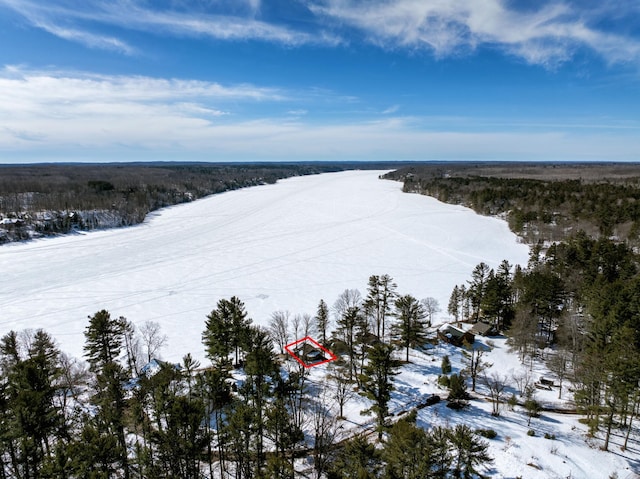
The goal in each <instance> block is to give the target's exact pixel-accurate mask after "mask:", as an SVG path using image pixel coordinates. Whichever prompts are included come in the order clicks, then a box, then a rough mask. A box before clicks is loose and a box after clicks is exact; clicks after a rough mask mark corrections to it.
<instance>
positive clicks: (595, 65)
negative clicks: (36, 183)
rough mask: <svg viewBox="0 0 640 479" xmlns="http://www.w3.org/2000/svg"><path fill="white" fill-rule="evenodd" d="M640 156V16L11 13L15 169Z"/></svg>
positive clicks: (571, 6)
mask: <svg viewBox="0 0 640 479" xmlns="http://www.w3.org/2000/svg"><path fill="white" fill-rule="evenodd" d="M150 160H164V161H167V160H184V161H253V160H256V161H273V160H286V161H292V160H571V161H574V160H576V161H577V160H615V161H630V160H640V3H639V2H637V1H635V0H634V1H631V0H629V1H621V0H616V1H611V0H600V1H595V0H578V1H564V2H559V1H545V0H536V1H533V0H47V1H44V0H0V163H20V162H39V161H150Z"/></svg>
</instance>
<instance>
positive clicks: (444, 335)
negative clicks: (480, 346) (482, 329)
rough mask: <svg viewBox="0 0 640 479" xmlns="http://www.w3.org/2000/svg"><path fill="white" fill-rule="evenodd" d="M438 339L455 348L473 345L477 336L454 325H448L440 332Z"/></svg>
mask: <svg viewBox="0 0 640 479" xmlns="http://www.w3.org/2000/svg"><path fill="white" fill-rule="evenodd" d="M438 338H440V340H442V341H445V342H447V343H449V344H453V345H454V346H458V347H460V346H463V345H464V344H473V342H474V341H475V340H476V336H475V334H473V333H472V332H471V331H465V330H464V329H461V328H458V327H456V326H454V325H453V324H446V325H445V326H443V327H441V328H440V329H439V330H438Z"/></svg>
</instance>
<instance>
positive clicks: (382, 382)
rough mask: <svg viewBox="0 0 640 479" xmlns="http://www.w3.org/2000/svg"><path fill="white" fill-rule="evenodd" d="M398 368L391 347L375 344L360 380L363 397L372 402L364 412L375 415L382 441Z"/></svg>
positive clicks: (379, 436) (398, 363)
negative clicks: (393, 380)
mask: <svg viewBox="0 0 640 479" xmlns="http://www.w3.org/2000/svg"><path fill="white" fill-rule="evenodd" d="M399 367H400V362H399V361H397V360H396V359H393V347H392V346H390V345H388V344H384V343H376V344H374V345H373V347H372V348H371V349H370V350H369V362H368V364H367V365H366V366H365V368H364V372H363V374H362V376H361V378H360V382H361V384H362V392H363V394H364V396H365V397H367V398H368V399H370V400H372V401H373V405H372V406H371V408H370V409H369V410H368V411H366V412H369V411H371V412H373V413H375V415H376V418H377V422H378V438H379V439H382V430H383V428H384V425H385V418H386V417H387V415H388V414H389V401H390V400H391V391H393V383H392V379H393V376H395V375H396V374H398V368H399Z"/></svg>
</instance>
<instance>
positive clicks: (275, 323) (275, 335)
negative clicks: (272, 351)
mask: <svg viewBox="0 0 640 479" xmlns="http://www.w3.org/2000/svg"><path fill="white" fill-rule="evenodd" d="M269 334H270V336H271V338H272V339H273V340H274V341H275V343H276V344H277V345H278V347H279V348H280V354H284V347H285V346H286V345H287V344H288V343H289V311H274V312H273V313H272V314H271V319H270V320H269Z"/></svg>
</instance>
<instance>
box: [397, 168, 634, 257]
mask: <svg viewBox="0 0 640 479" xmlns="http://www.w3.org/2000/svg"><path fill="white" fill-rule="evenodd" d="M552 166H554V165H552ZM578 167H579V172H580V175H577V174H576V171H575V168H570V169H569V170H568V171H566V170H567V167H566V166H565V167H564V169H563V168H562V165H560V166H559V167H558V170H559V172H557V173H556V170H555V167H554V168H553V169H551V168H550V167H549V166H548V165H546V166H544V165H533V166H531V167H530V169H533V170H534V171H536V172H538V174H537V175H532V174H527V171H524V167H523V166H522V164H520V165H515V166H513V168H512V171H509V169H507V170H506V171H505V170H503V169H502V167H500V166H499V165H483V166H478V167H475V168H473V167H470V166H469V165H460V166H447V167H446V168H444V167H443V166H442V165H440V166H438V167H433V166H432V167H429V166H424V167H405V168H400V169H398V170H396V171H394V172H392V173H390V174H389V175H387V176H388V177H389V178H392V179H397V180H401V181H403V183H404V186H403V188H404V191H406V192H411V193H420V194H425V195H429V196H433V197H434V198H437V199H438V200H440V201H443V202H445V203H452V204H461V205H465V206H468V207H470V208H472V209H473V210H474V211H475V212H477V213H479V214H483V215H494V216H495V215H504V216H505V217H506V219H507V221H508V222H509V226H510V228H511V229H512V231H514V232H515V233H517V234H518V235H520V236H521V237H522V238H524V239H525V240H526V241H527V243H529V244H537V243H539V242H544V241H562V240H564V239H566V238H567V237H568V236H570V235H571V234H573V233H575V232H577V231H578V230H582V231H585V232H587V234H589V236H592V237H599V236H606V237H610V236H616V237H617V238H618V239H619V240H622V241H626V242H628V243H629V244H630V245H632V246H638V245H639V244H640V243H639V242H640V201H639V200H640V186H639V185H640V183H639V182H638V179H639V178H640V171H639V170H638V169H637V168H635V167H633V168H623V167H622V166H621V165H614V167H611V166H610V165H609V166H603V165H601V166H600V168H599V169H598V165H596V166H593V165H592V166H591V167H587V166H585V165H578ZM521 170H522V171H521ZM601 170H602V171H601ZM513 171H515V173H514V172H513ZM545 176H546V177H545Z"/></svg>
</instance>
